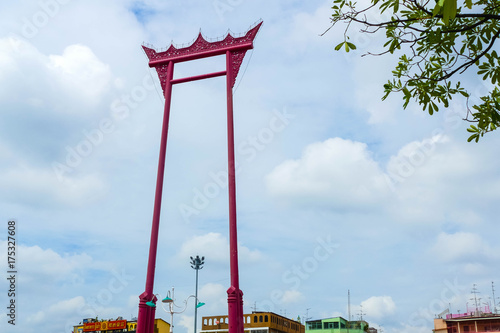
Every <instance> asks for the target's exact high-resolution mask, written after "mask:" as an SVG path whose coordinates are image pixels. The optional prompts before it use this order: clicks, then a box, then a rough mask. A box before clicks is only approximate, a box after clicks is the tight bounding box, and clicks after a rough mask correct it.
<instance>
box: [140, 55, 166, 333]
mask: <svg viewBox="0 0 500 333" xmlns="http://www.w3.org/2000/svg"><path fill="white" fill-rule="evenodd" d="M173 75H174V63H173V62H171V61H170V62H169V63H168V68H167V80H166V83H165V107H164V112H163V125H162V132H161V142H160V157H159V159H158V176H157V178H156V193H155V202H154V210H153V224H152V227H151V241H150V245H149V260H148V268H147V276H146V290H145V291H144V292H143V293H142V294H141V295H140V296H139V299H140V300H139V314H138V316H137V333H153V328H154V319H155V308H154V307H150V306H148V305H146V302H149V301H153V302H155V303H156V297H155V296H154V294H153V286H154V276H155V267H156V252H157V247H158V231H159V228H160V211H161V199H162V192H163V176H164V173H165V157H166V151H167V137H168V123H169V118H170V102H171V100H172V83H171V81H172V79H173Z"/></svg>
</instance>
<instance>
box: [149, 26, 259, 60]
mask: <svg viewBox="0 0 500 333" xmlns="http://www.w3.org/2000/svg"><path fill="white" fill-rule="evenodd" d="M261 25H262V21H260V22H259V23H258V24H257V25H255V26H254V27H253V28H251V29H250V30H248V31H247V32H246V33H245V35H244V36H241V37H233V36H232V35H231V33H228V34H227V35H226V37H225V38H224V39H222V40H218V41H215V42H210V41H207V40H206V39H205V38H204V37H203V35H202V34H201V32H200V33H199V34H198V37H197V38H196V40H195V41H194V42H193V43H192V44H191V45H189V46H187V47H183V48H176V47H175V46H174V45H173V44H171V45H170V47H169V48H168V49H167V50H166V51H162V52H156V50H154V49H152V48H149V47H146V46H144V45H143V46H142V48H143V49H144V52H146V55H147V56H148V58H149V60H150V61H154V60H166V61H168V60H169V59H176V58H177V59H178V58H179V57H181V56H188V55H192V56H193V57H196V55H197V54H200V53H203V52H206V51H215V50H220V51H221V54H222V53H225V52H226V50H228V49H229V50H230V49H231V47H233V46H238V45H241V44H246V43H252V42H253V40H254V38H255V36H256V35H257V32H258V31H259V29H260V27H261ZM188 60H191V59H188Z"/></svg>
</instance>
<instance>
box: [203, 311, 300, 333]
mask: <svg viewBox="0 0 500 333" xmlns="http://www.w3.org/2000/svg"><path fill="white" fill-rule="evenodd" d="M243 321H244V323H243V328H244V330H245V333H305V327H304V325H302V324H301V323H300V322H298V321H296V320H293V319H289V318H286V317H283V316H280V315H277V314H276V313H273V312H258V311H254V312H252V313H251V314H244V315H243ZM227 332H228V316H209V317H203V318H202V327H201V333H227Z"/></svg>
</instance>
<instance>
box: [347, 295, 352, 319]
mask: <svg viewBox="0 0 500 333" xmlns="http://www.w3.org/2000/svg"><path fill="white" fill-rule="evenodd" d="M347 317H349V321H351V291H350V290H349V289H347Z"/></svg>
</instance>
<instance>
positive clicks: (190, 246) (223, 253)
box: [177, 232, 262, 264]
mask: <svg viewBox="0 0 500 333" xmlns="http://www.w3.org/2000/svg"><path fill="white" fill-rule="evenodd" d="M197 254H199V255H200V256H201V255H203V256H205V257H206V260H205V262H208V261H210V262H213V263H219V264H220V263H224V264H226V263H228V262H229V241H228V239H227V238H226V237H224V236H223V235H221V234H219V233H215V232H210V233H208V234H205V235H201V236H194V237H192V238H191V239H189V240H187V241H186V242H184V243H183V244H182V246H181V248H180V251H179V253H178V254H177V258H178V259H179V260H182V261H184V260H186V258H189V257H191V256H193V255H197ZM238 257H239V260H240V262H245V261H246V262H254V261H256V260H259V259H260V258H261V257H262V256H261V254H260V252H259V251H257V250H251V249H249V248H247V247H245V246H242V245H241V244H239V246H238Z"/></svg>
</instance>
